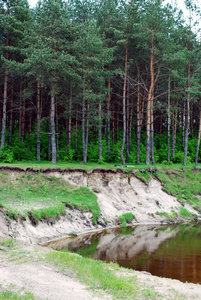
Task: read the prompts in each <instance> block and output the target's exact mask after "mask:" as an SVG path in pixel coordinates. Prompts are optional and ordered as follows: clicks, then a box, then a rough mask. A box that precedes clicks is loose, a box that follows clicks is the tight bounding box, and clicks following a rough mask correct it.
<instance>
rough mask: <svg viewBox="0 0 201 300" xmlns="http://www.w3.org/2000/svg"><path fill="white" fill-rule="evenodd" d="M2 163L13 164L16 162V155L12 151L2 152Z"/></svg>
mask: <svg viewBox="0 0 201 300" xmlns="http://www.w3.org/2000/svg"><path fill="white" fill-rule="evenodd" d="M0 161H2V162H4V163H12V162H13V161H14V155H13V152H12V150H11V149H5V148H4V149H2V150H1V151H0Z"/></svg>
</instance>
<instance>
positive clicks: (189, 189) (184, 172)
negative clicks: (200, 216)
mask: <svg viewBox="0 0 201 300" xmlns="http://www.w3.org/2000/svg"><path fill="white" fill-rule="evenodd" d="M155 175H156V176H157V177H158V178H159V179H160V181H161V182H162V183H163V186H164V190H165V191H166V192H168V193H169V194H172V195H175V196H176V197H177V198H178V199H179V200H180V201H181V203H183V204H184V203H185V202H187V203H189V204H191V205H192V206H193V207H194V208H195V209H197V210H198V211H200V212H201V172H200V170H197V169H188V168H185V169H170V168H167V169H159V170H158V171H157V172H156V173H155Z"/></svg>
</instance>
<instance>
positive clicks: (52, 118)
mask: <svg viewBox="0 0 201 300" xmlns="http://www.w3.org/2000/svg"><path fill="white" fill-rule="evenodd" d="M55 93H56V83H55V81H53V83H52V89H51V113H50V124H51V143H52V163H53V164H56V163H57V150H56V138H55Z"/></svg>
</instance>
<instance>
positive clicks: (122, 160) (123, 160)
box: [120, 29, 128, 166]
mask: <svg viewBox="0 0 201 300" xmlns="http://www.w3.org/2000/svg"><path fill="white" fill-rule="evenodd" d="M127 65H128V29H127V37H126V55H125V68H124V85H123V140H122V145H121V151H120V157H121V163H122V165H123V166H124V165H125V159H124V154H123V152H124V146H125V141H126V83H127Z"/></svg>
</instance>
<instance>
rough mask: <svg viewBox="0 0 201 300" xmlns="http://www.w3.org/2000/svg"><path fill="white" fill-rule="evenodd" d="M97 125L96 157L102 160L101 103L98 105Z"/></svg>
mask: <svg viewBox="0 0 201 300" xmlns="http://www.w3.org/2000/svg"><path fill="white" fill-rule="evenodd" d="M98 114H99V124H98V157H99V159H102V156H103V154H102V116H101V115H102V106H101V103H99V105H98Z"/></svg>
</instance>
